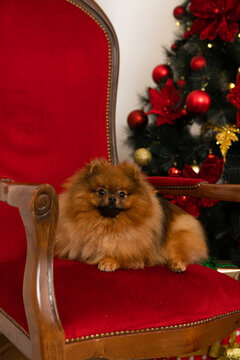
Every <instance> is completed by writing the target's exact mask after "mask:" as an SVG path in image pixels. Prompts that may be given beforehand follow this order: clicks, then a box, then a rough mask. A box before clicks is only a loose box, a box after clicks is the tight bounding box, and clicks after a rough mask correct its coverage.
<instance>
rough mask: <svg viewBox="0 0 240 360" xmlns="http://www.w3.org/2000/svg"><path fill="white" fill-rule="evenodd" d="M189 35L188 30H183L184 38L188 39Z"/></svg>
mask: <svg viewBox="0 0 240 360" xmlns="http://www.w3.org/2000/svg"><path fill="white" fill-rule="evenodd" d="M190 36H191V33H190V31H185V32H184V34H183V37H184V39H188V38H189V37H190Z"/></svg>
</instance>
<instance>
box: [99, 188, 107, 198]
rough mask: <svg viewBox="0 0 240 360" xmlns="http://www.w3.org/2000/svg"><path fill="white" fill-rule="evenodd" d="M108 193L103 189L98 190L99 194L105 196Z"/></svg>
mask: <svg viewBox="0 0 240 360" xmlns="http://www.w3.org/2000/svg"><path fill="white" fill-rule="evenodd" d="M105 194H106V191H105V190H103V189H100V190H98V195H100V196H103V195H105Z"/></svg>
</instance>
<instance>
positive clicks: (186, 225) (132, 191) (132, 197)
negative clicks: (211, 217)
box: [55, 159, 208, 271]
mask: <svg viewBox="0 0 240 360" xmlns="http://www.w3.org/2000/svg"><path fill="white" fill-rule="evenodd" d="M59 208H60V212H59V222H58V228H57V233H56V243H55V254H56V255H57V256H59V257H65V258H69V259H72V260H73V259H76V260H80V261H85V262H86V263H88V264H96V265H98V268H99V269H100V270H103V271H114V270H116V269H119V268H143V267H144V266H153V265H157V264H167V265H168V266H169V268H170V269H171V270H173V271H184V270H185V269H186V266H187V265H188V264H189V263H193V262H200V261H202V260H203V259H205V258H207V254H208V250H207V245H206V240H205V235H204V231H203V229H202V227H201V225H200V223H199V222H198V221H197V220H196V219H195V218H194V217H192V216H191V215H189V214H187V213H185V212H183V211H182V210H180V209H179V208H178V207H176V206H174V205H172V204H171V203H169V202H168V201H166V200H164V199H158V198H157V197H156V194H155V191H154V189H153V187H152V186H151V185H150V184H149V183H148V182H147V181H146V179H145V177H144V175H142V174H141V173H140V172H139V171H138V169H137V167H136V166H135V165H133V164H130V163H126V162H124V163H121V164H119V165H117V166H113V165H109V164H108V163H107V161H106V160H104V159H96V160H94V161H93V162H91V163H90V164H88V165H86V166H85V168H83V169H81V170H79V171H78V172H76V173H75V174H74V175H73V176H72V177H71V178H70V179H69V180H68V181H67V182H66V184H65V191H64V192H63V193H62V194H61V195H60V196H59Z"/></svg>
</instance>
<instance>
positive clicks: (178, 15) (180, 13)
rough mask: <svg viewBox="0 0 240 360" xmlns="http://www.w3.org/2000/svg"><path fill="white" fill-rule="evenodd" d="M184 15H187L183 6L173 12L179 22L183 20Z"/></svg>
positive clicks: (177, 7)
mask: <svg viewBox="0 0 240 360" xmlns="http://www.w3.org/2000/svg"><path fill="white" fill-rule="evenodd" d="M184 14H185V9H184V7H183V6H176V7H175V9H174V10H173V16H174V17H175V18H176V19H178V20H180V19H182V18H183V16H184Z"/></svg>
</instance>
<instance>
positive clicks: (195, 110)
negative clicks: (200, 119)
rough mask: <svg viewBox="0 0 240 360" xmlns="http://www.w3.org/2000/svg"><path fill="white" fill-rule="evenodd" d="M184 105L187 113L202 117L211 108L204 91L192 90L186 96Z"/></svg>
mask: <svg viewBox="0 0 240 360" xmlns="http://www.w3.org/2000/svg"><path fill="white" fill-rule="evenodd" d="M186 105H187V111H188V112H189V113H192V114H194V115H203V114H205V113H206V112H207V111H208V109H209V108H210V106H211V97H210V95H209V94H208V93H206V91H203V90H194V91H192V92H191V93H190V94H189V95H188V96H187V99H186Z"/></svg>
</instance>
